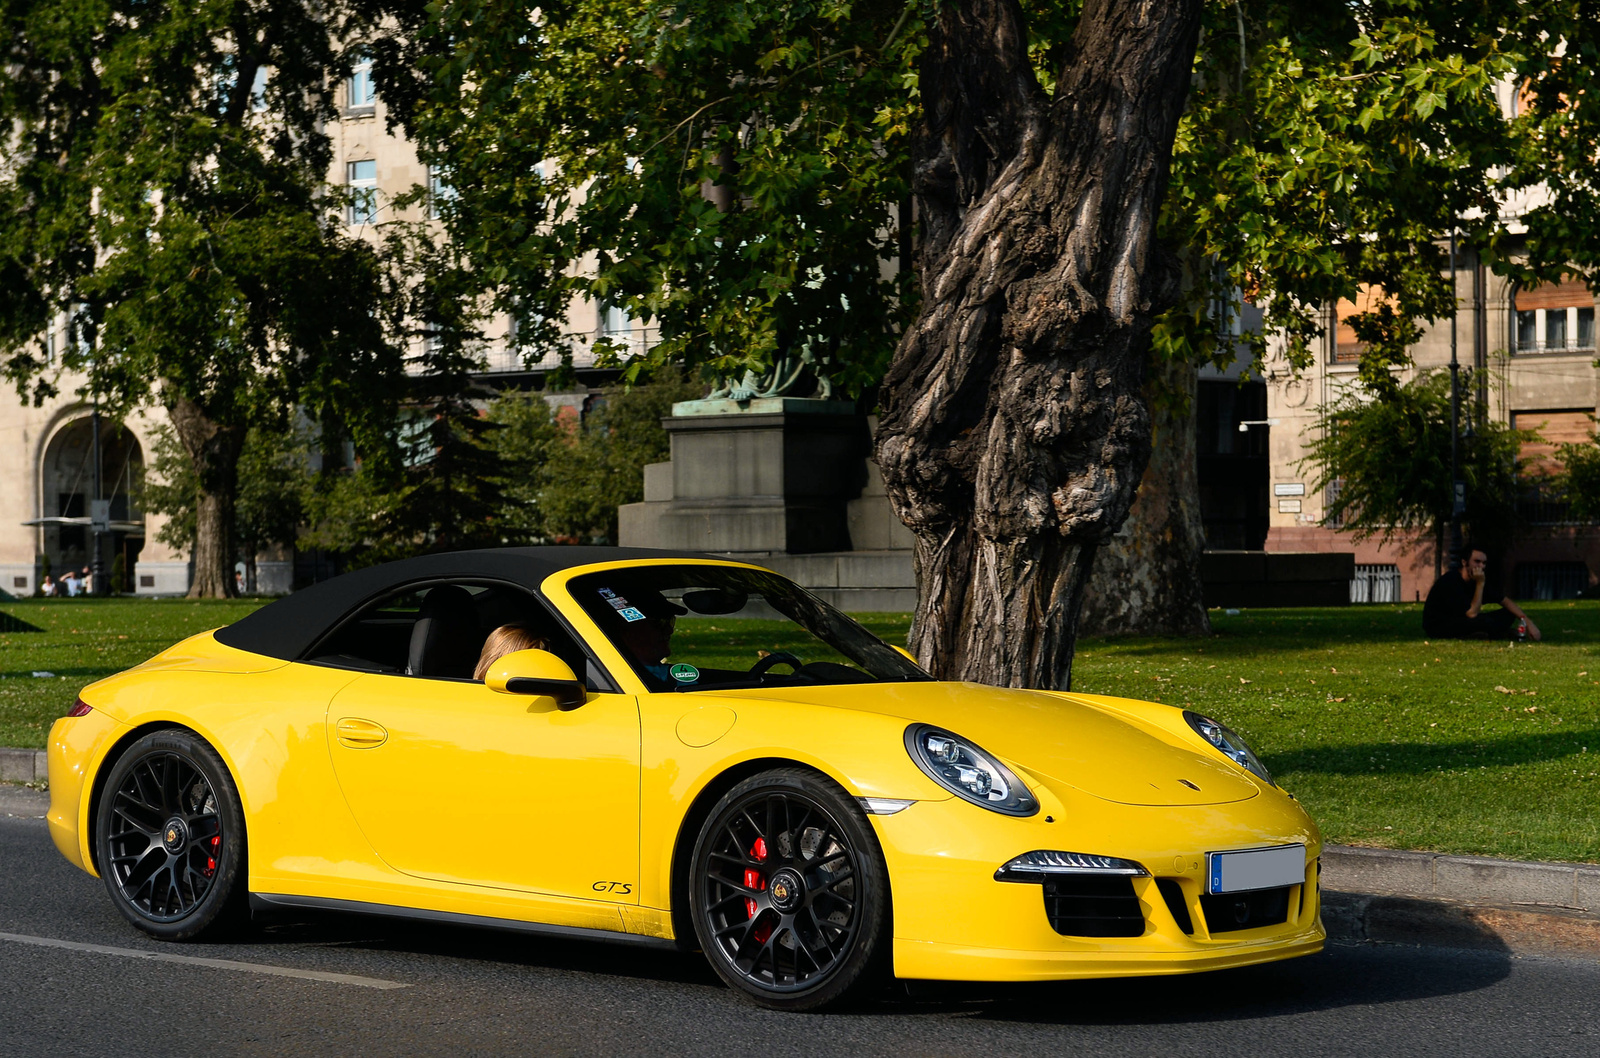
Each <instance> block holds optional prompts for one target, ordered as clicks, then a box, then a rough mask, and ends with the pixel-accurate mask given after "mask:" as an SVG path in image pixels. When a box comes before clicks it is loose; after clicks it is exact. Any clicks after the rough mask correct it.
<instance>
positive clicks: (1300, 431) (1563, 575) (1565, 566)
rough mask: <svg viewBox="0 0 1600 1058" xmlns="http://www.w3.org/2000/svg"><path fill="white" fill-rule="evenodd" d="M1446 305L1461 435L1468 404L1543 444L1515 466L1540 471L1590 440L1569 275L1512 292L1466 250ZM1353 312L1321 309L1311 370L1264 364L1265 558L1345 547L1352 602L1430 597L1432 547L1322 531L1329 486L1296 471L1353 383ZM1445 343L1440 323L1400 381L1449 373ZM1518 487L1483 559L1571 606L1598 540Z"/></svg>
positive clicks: (1591, 400) (1596, 567) (1597, 376)
mask: <svg viewBox="0 0 1600 1058" xmlns="http://www.w3.org/2000/svg"><path fill="white" fill-rule="evenodd" d="M1456 296H1457V303H1458V305H1459V306H1460V307H1459V310H1458V315H1457V317H1456V320H1455V347H1456V357H1457V360H1458V362H1459V363H1460V365H1461V368H1462V371H1463V376H1462V377H1463V378H1464V379H1466V378H1467V377H1468V375H1467V372H1468V371H1470V372H1472V377H1473V382H1472V383H1471V384H1470V386H1468V385H1464V392H1463V395H1462V409H1463V410H1462V429H1463V430H1465V429H1467V428H1468V426H1469V417H1470V415H1471V414H1472V411H1471V409H1472V407H1473V404H1474V402H1477V401H1482V402H1483V404H1484V408H1485V414H1486V415H1487V416H1489V417H1491V418H1493V419H1495V420H1497V421H1499V422H1503V423H1507V424H1509V425H1512V426H1515V427H1519V428H1526V429H1532V430H1537V431H1538V432H1539V433H1540V435H1541V436H1542V438H1543V442H1542V443H1539V444H1534V445H1528V446H1525V447H1524V449H1523V452H1522V460H1521V464H1520V466H1521V467H1522V468H1523V470H1524V471H1527V470H1530V469H1533V468H1536V467H1537V466H1538V465H1539V464H1541V463H1543V464H1544V465H1545V466H1547V467H1548V466H1549V463H1550V459H1551V456H1552V454H1553V451H1554V449H1555V447H1556V446H1557V445H1560V444H1564V443H1568V442H1580V441H1584V440H1587V439H1588V438H1589V437H1590V436H1592V435H1593V433H1594V417H1595V413H1596V411H1597V408H1600V370H1597V368H1596V364H1595V361H1596V355H1597V351H1596V343H1595V310H1596V298H1595V294H1594V292H1593V291H1591V290H1589V289H1588V288H1587V287H1586V286H1585V285H1584V284H1582V283H1578V282H1573V281H1570V280H1569V281H1566V282H1563V283H1560V284H1549V285H1546V286H1543V287H1539V288H1537V289H1532V290H1519V289H1517V288H1516V287H1515V286H1514V285H1513V284H1511V283H1510V282H1508V281H1506V280H1504V279H1502V278H1500V277H1497V276H1495V275H1494V274H1493V273H1492V272H1490V271H1489V270H1488V269H1486V268H1481V267H1479V266H1478V263H1477V262H1476V261H1474V260H1473V259H1472V258H1471V256H1470V255H1464V256H1463V257H1462V258H1461V259H1460V260H1458V267H1457V270H1456ZM1363 307H1364V306H1359V305H1356V304H1352V303H1350V302H1341V303H1340V304H1339V305H1337V306H1330V307H1329V308H1328V309H1327V310H1326V315H1325V318H1324V326H1325V331H1326V333H1325V335H1324V338H1323V341H1322V346H1321V348H1320V349H1319V350H1318V356H1317V359H1316V363H1315V364H1313V365H1312V367H1311V368H1310V369H1309V370H1307V371H1305V372H1304V373H1301V374H1298V375H1296V374H1295V373H1293V372H1290V371H1289V370H1288V369H1287V367H1286V366H1285V364H1284V363H1283V362H1282V360H1281V359H1280V360H1276V361H1274V362H1271V363H1269V364H1268V365H1267V370H1266V373H1265V379H1264V381H1265V390H1266V398H1267V399H1266V417H1267V419H1268V420H1269V421H1270V425H1268V426H1266V427H1265V429H1266V430H1267V431H1268V433H1267V437H1268V445H1267V449H1268V467H1269V478H1268V481H1267V482H1266V485H1267V487H1268V489H1269V490H1270V491H1269V495H1268V497H1267V499H1268V515H1267V517H1268V530H1267V535H1266V541H1265V549H1266V550H1267V551H1302V552H1303V551H1353V552H1354V553H1355V556H1356V559H1355V560H1356V567H1357V577H1356V582H1354V583H1353V584H1352V601H1359V602H1367V601H1371V602H1385V601H1403V602H1411V601H1415V600H1417V599H1420V598H1422V597H1423V596H1425V595H1426V594H1427V591H1428V588H1429V587H1430V586H1431V584H1432V582H1433V579H1434V576H1435V573H1434V570H1435V567H1436V562H1439V561H1441V560H1442V559H1443V558H1444V556H1437V555H1436V554H1435V545H1434V542H1433V541H1432V540H1431V539H1429V538H1426V537H1422V538H1418V537H1415V536H1409V535H1402V536H1400V537H1397V538H1396V539H1393V540H1391V541H1389V542H1384V541H1382V540H1380V539H1376V538H1373V539H1368V540H1365V541H1358V540H1356V539H1355V536H1354V534H1353V533H1351V532H1349V531H1346V530H1345V529H1343V528H1342V527H1340V526H1337V525H1330V524H1328V522H1327V519H1326V517H1325V513H1324V512H1325V509H1326V506H1327V504H1328V501H1329V499H1330V495H1329V489H1328V488H1323V489H1320V490H1319V489H1317V488H1316V487H1315V484H1316V483H1315V482H1314V480H1313V479H1312V476H1311V472H1310V470H1309V469H1308V468H1304V467H1302V466H1301V460H1302V459H1303V458H1304V457H1305V454H1306V447H1307V441H1308V439H1310V438H1311V437H1313V436H1315V431H1316V430H1317V429H1318V426H1317V420H1318V414H1319V409H1320V408H1321V407H1323V406H1326V405H1329V404H1332V403H1333V402H1334V401H1336V400H1338V399H1339V397H1340V396H1341V395H1342V394H1343V393H1345V392H1346V391H1348V390H1349V389H1350V387H1352V386H1354V385H1356V377H1355V376H1356V361H1357V359H1358V358H1359V355H1360V348H1359V345H1358V344H1357V343H1356V341H1355V338H1354V334H1353V332H1352V331H1351V329H1350V327H1349V325H1348V324H1347V323H1345V322H1344V320H1345V318H1346V317H1348V316H1349V315H1351V314H1353V313H1355V312H1357V311H1361V309H1362V308H1363ZM1450 348H1451V323H1450V321H1448V320H1444V321H1440V322H1439V323H1437V324H1435V325H1433V326H1431V327H1430V328H1428V330H1427V331H1426V333H1425V334H1424V336H1423V338H1422V340H1421V341H1420V342H1419V343H1418V344H1417V345H1416V346H1415V347H1414V348H1413V350H1412V355H1413V358H1414V361H1415V367H1414V368H1412V369H1410V370H1408V371H1407V372H1406V374H1407V375H1413V374H1415V373H1416V372H1419V371H1437V370H1441V369H1445V368H1447V367H1448V365H1449V363H1450ZM1524 481H1525V483H1526V487H1525V488H1524V489H1522V490H1521V491H1520V493H1519V496H1518V505H1519V515H1520V517H1521V518H1522V520H1523V525H1522V528H1521V529H1520V530H1519V532H1518V535H1517V537H1516V541H1515V543H1514V544H1513V545H1512V547H1511V548H1510V550H1509V551H1507V552H1506V553H1505V554H1503V555H1496V556H1491V561H1492V562H1495V563H1496V564H1497V565H1498V566H1499V573H1500V577H1501V583H1502V585H1503V587H1504V590H1505V591H1506V592H1507V593H1508V594H1510V595H1512V596H1513V597H1516V598H1567V597H1572V596H1573V595H1575V594H1576V593H1577V592H1578V591H1579V590H1582V589H1583V588H1584V587H1587V586H1588V584H1589V580H1590V573H1591V571H1592V572H1597V573H1600V531H1597V529H1596V527H1594V526H1589V525H1580V524H1575V523H1573V522H1571V521H1570V520H1569V519H1568V517H1567V514H1566V506H1565V504H1564V503H1563V502H1561V499H1560V497H1558V496H1552V495H1548V494H1543V493H1541V492H1540V490H1539V489H1538V487H1537V477H1536V476H1533V475H1529V474H1525V475H1524ZM1333 487H1336V485H1335V486H1333ZM1446 546H1447V547H1448V542H1447V544H1446Z"/></svg>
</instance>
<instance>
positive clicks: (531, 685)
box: [483, 650, 588, 711]
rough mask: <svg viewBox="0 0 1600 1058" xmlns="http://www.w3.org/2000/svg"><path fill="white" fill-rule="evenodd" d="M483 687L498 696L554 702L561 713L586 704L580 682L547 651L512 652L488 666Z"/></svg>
mask: <svg viewBox="0 0 1600 1058" xmlns="http://www.w3.org/2000/svg"><path fill="white" fill-rule="evenodd" d="M483 684H484V686H485V687H488V688H489V689H490V690H491V691H499V692H500V693H501V694H532V695H536V696H537V697H540V698H554V699H555V702H556V708H557V709H561V710H563V711H564V710H568V709H576V708H577V707H578V706H580V705H582V704H583V703H584V702H586V701H588V692H587V690H586V689H585V688H584V686H583V682H582V681H581V680H579V679H578V677H577V675H576V674H574V673H573V671H572V669H571V668H570V667H568V665H567V663H566V662H565V661H562V660H561V659H560V658H558V657H556V656H555V655H554V654H552V653H550V652H549V651H548V650H513V651H512V652H511V653H509V654H507V655H506V656H505V657H503V658H501V659H500V660H499V661H496V662H495V663H494V664H493V665H490V666H489V671H488V672H487V673H485V674H484V677H483Z"/></svg>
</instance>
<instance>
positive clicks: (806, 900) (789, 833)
mask: <svg viewBox="0 0 1600 1058" xmlns="http://www.w3.org/2000/svg"><path fill="white" fill-rule="evenodd" d="M690 887H691V892H690V909H691V912H692V914H693V918H694V928H695V933H696V935H697V936H698V937H699V940H700V947H701V948H702V949H703V950H704V951H705V953H706V957H707V958H708V959H709V960H710V962H711V966H712V968H713V969H715V970H716V971H717V974H718V975H719V976H721V978H722V979H723V980H724V981H726V982H727V983H728V984H729V985H731V986H732V987H733V988H735V989H737V990H738V991H740V992H742V993H744V995H746V996H748V997H749V998H750V999H752V1000H754V1001H755V1002H756V1003H758V1004H760V1005H761V1006H764V1007H770V1008H772V1009H775V1010H818V1009H820V1008H822V1007H825V1006H828V1005H830V1004H833V1003H836V1002H838V1001H839V1000H841V999H844V998H845V997H846V996H849V995H859V994H861V993H862V992H865V991H866V990H867V989H868V988H870V987H871V986H872V985H874V984H876V983H877V982H878V981H879V980H880V979H881V978H883V977H885V976H887V972H886V971H887V968H888V959H889V943H888V938H889V919H890V908H889V879H888V871H887V869H886V868H885V867H884V863H883V853H882V851H881V850H880V849H879V847H878V840H877V836H876V835H875V834H874V833H873V832H872V828H871V826H870V825H869V824H868V822H867V820H866V817H865V816H864V815H863V814H862V812H861V809H860V808H859V807H858V806H857V805H856V804H855V802H854V801H852V800H851V798H850V797H849V795H848V794H847V793H846V792H845V791H844V790H842V789H840V788H839V786H838V785H837V784H836V783H834V782H833V781H831V780H829V779H828V778H826V777H825V776H822V775H818V774H817V773H815V772H811V771H805V770H802V769H799V768H784V769H778V770H774V771H769V772H763V773H762V774H760V775H756V776H753V777H751V778H749V779H746V780H745V781H744V782H741V783H739V784H738V785H737V786H735V787H734V788H733V789H731V790H729V791H728V792H727V793H726V794H725V795H724V796H723V798H722V800H721V801H719V802H718V803H717V805H716V807H715V808H714V809H713V810H712V812H711V815H710V816H709V817H708V818H707V820H706V822H705V825H704V827H702V828H701V831H700V836H699V840H698V841H696V843H695V849H694V859H693V865H692V868H691V871H690Z"/></svg>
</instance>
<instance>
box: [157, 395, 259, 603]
mask: <svg viewBox="0 0 1600 1058" xmlns="http://www.w3.org/2000/svg"><path fill="white" fill-rule="evenodd" d="M175 389H176V387H172V388H170V389H169V393H170V392H173V391H174V390H175ZM167 414H168V415H169V416H170V417H171V419H172V428H173V431H174V432H175V433H176V434H177V435H178V443H179V444H181V445H183V450H184V451H185V452H187V453H188V454H189V458H190V459H191V460H192V461H193V462H194V469H195V476H196V477H197V478H198V479H199V494H198V495H197V496H196V497H195V538H194V554H193V556H192V559H193V562H194V580H193V581H191V582H190V584H189V598H191V599H223V598H227V597H229V596H231V595H237V594H238V591H237V590H236V588H235V585H234V580H233V509H234V500H235V497H237V496H238V495H239V450H240V449H241V448H243V447H244V435H245V431H244V429H243V427H239V426H225V425H223V424H221V423H218V422H216V421H215V420H214V419H212V418H211V417H210V416H208V415H207V414H206V412H205V409H204V408H202V407H201V406H200V405H199V404H197V403H196V402H194V401H192V400H190V399H189V398H188V397H185V396H182V395H181V394H180V395H177V396H171V397H169V398H168V400H167Z"/></svg>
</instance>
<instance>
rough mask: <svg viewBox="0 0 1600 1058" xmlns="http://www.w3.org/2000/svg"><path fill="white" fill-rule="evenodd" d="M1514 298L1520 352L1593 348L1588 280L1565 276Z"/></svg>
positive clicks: (1591, 302)
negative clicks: (1564, 278) (1585, 281)
mask: <svg viewBox="0 0 1600 1058" xmlns="http://www.w3.org/2000/svg"><path fill="white" fill-rule="evenodd" d="M1513 298H1514V300H1513V303H1512V309H1513V311H1514V312H1515V313H1516V326H1517V350H1516V351H1517V352H1518V353H1522V354H1528V353H1565V352H1593V351H1594V348H1595V335H1594V293H1593V292H1592V291H1591V290H1590V289H1589V287H1588V286H1587V285H1586V284H1584V283H1582V282H1580V281H1577V280H1572V279H1566V280H1562V281H1561V282H1560V283H1546V284H1544V285H1543V286H1537V287H1531V288H1529V289H1527V290H1518V291H1517V292H1516V293H1515V295H1514V296H1513Z"/></svg>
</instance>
